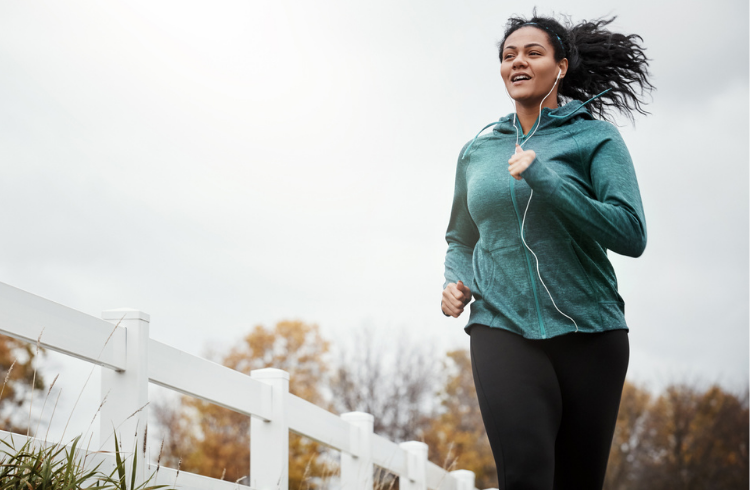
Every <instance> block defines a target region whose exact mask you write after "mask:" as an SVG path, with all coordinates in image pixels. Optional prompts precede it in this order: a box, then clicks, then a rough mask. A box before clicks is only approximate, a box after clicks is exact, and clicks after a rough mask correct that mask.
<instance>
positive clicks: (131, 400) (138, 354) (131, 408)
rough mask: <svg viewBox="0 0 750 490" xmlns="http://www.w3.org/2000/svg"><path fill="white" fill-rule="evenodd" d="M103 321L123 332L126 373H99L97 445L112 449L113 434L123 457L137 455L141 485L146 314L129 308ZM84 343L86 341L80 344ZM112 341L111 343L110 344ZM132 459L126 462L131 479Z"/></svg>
mask: <svg viewBox="0 0 750 490" xmlns="http://www.w3.org/2000/svg"><path fill="white" fill-rule="evenodd" d="M102 318H103V319H104V320H106V321H108V322H111V323H114V324H115V325H119V326H120V327H123V328H125V330H126V334H125V339H126V352H127V359H126V361H125V371H114V370H112V369H106V368H103V369H102V380H101V397H102V406H101V418H100V420H99V445H100V446H101V447H102V449H103V450H106V451H111V450H112V449H113V448H114V444H115V441H114V436H113V434H114V432H115V431H116V432H117V439H118V441H119V442H120V447H121V448H122V452H123V453H124V455H131V454H134V453H133V452H134V451H136V452H137V455H138V465H137V476H136V486H137V485H138V484H140V483H143V481H144V479H145V478H144V477H145V474H146V473H145V471H146V465H145V464H143V463H144V462H145V446H146V433H147V429H146V425H147V424H148V406H147V405H148V341H149V333H148V329H149V322H150V317H149V315H148V314H146V313H144V312H142V311H138V310H133V309H130V308H119V309H116V310H107V311H104V312H102ZM83 341H84V342H85V340H83ZM110 341H111V340H110ZM132 461H133V458H132V457H129V458H128V460H127V467H128V470H127V475H128V477H129V476H130V474H131V473H130V472H131V468H132Z"/></svg>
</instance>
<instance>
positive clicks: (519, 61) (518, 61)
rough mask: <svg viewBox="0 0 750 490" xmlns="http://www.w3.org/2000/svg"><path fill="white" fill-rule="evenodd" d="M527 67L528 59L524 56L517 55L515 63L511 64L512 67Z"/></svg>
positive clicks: (514, 59)
mask: <svg viewBox="0 0 750 490" xmlns="http://www.w3.org/2000/svg"><path fill="white" fill-rule="evenodd" d="M522 66H526V58H524V57H523V55H522V54H520V53H519V54H517V55H516V57H515V58H513V63H512V64H511V67H513V68H516V67H522Z"/></svg>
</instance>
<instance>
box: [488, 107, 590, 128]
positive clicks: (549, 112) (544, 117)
mask: <svg viewBox="0 0 750 490" xmlns="http://www.w3.org/2000/svg"><path fill="white" fill-rule="evenodd" d="M591 100H594V99H590V100H588V101H586V102H581V101H579V100H574V101H572V102H569V103H567V104H565V105H564V106H560V107H558V108H557V109H549V108H548V107H545V108H544V109H542V114H541V117H540V118H539V119H537V121H536V122H535V123H534V125H533V126H532V127H531V130H530V131H534V130H544V129H549V128H557V127H560V126H563V125H565V124H566V123H567V122H568V121H571V120H573V119H575V118H577V117H583V118H585V119H593V118H594V116H592V115H591V112H589V110H588V108H587V107H586V104H588V103H589V102H591ZM540 119H541V121H540ZM493 124H494V126H495V127H494V128H493V130H494V131H497V132H499V133H504V134H505V133H507V134H516V130H518V131H522V129H521V123H520V122H518V118H517V117H515V114H508V115H507V116H504V117H501V118H500V120H499V121H497V123H493ZM537 125H539V127H538V128H537Z"/></svg>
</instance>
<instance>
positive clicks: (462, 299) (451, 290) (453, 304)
mask: <svg viewBox="0 0 750 490" xmlns="http://www.w3.org/2000/svg"><path fill="white" fill-rule="evenodd" d="M469 301H471V289H469V288H468V287H466V286H464V283H463V282H461V281H458V284H456V283H450V284H448V285H447V286H445V289H443V301H442V303H441V307H442V309H443V313H445V314H446V315H448V316H452V317H453V318H458V316H459V315H460V314H461V313H463V312H464V307H465V306H466V305H467V304H469Z"/></svg>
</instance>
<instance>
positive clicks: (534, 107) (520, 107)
mask: <svg viewBox="0 0 750 490" xmlns="http://www.w3.org/2000/svg"><path fill="white" fill-rule="evenodd" d="M550 99H551V97H550V98H548V99H547V100H545V101H544V104H542V109H543V108H545V107H546V108H548V109H550V110H552V109H557V107H558V106H557V102H556V98H555V99H551V100H550ZM516 114H517V117H518V122H519V123H521V129H522V130H523V134H528V132H529V131H531V128H533V127H534V123H535V122H536V120H537V118H538V117H539V114H540V112H539V104H538V103H537V104H531V105H529V104H521V103H520V102H517V101H516Z"/></svg>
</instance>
